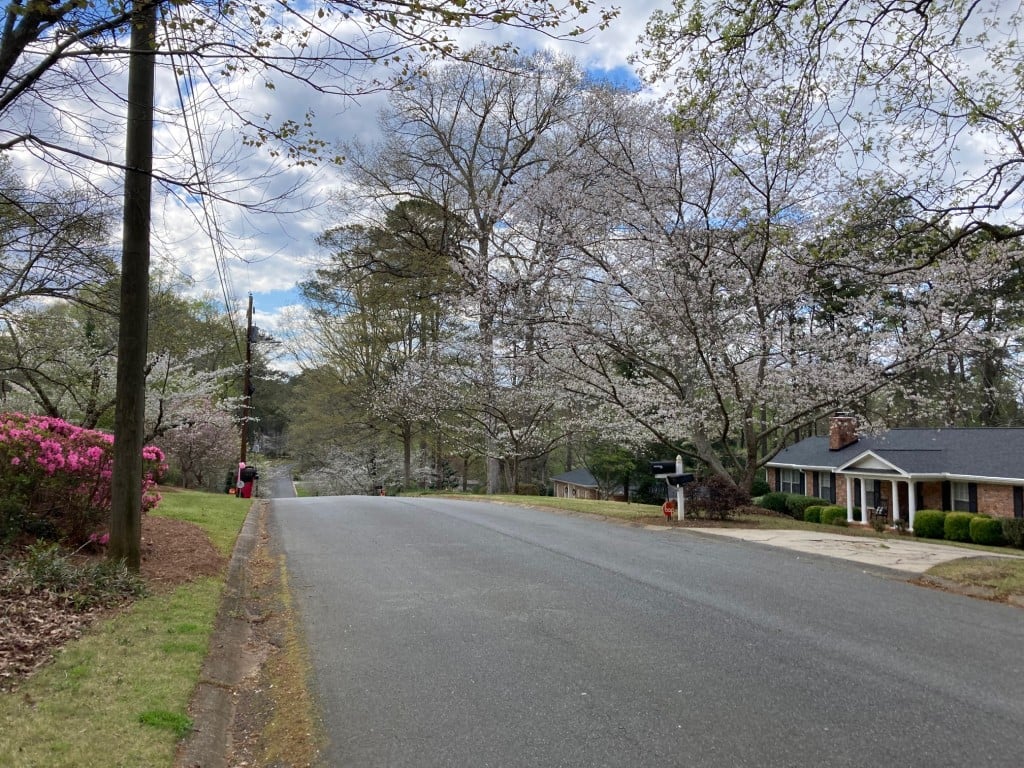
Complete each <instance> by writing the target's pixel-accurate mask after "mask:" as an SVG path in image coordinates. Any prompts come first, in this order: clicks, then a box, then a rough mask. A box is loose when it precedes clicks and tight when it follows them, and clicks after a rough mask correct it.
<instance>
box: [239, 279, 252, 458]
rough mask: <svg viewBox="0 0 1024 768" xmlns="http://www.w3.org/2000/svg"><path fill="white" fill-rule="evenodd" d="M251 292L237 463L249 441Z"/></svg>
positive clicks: (246, 321) (247, 313) (246, 316)
mask: <svg viewBox="0 0 1024 768" xmlns="http://www.w3.org/2000/svg"><path fill="white" fill-rule="evenodd" d="M252 336H253V327H252V294H251V293H250V294H249V310H248V311H247V312H246V313H245V373H244V374H243V376H242V450H241V452H240V453H239V459H238V462H239V464H240V465H241V464H245V456H246V445H247V444H248V442H249V408H250V407H251V406H252Z"/></svg>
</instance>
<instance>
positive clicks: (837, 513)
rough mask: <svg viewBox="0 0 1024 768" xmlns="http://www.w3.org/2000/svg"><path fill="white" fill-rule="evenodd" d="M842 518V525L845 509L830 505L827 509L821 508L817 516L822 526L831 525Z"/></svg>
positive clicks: (844, 520) (844, 521) (844, 519)
mask: <svg viewBox="0 0 1024 768" xmlns="http://www.w3.org/2000/svg"><path fill="white" fill-rule="evenodd" d="M840 518H842V521H843V523H844V524H845V523H846V507H840V506H839V505H838V504H830V505H829V506H827V507H822V508H821V513H820V515H819V516H818V520H819V522H820V523H821V524H822V525H832V524H833V521H835V520H839V519H840Z"/></svg>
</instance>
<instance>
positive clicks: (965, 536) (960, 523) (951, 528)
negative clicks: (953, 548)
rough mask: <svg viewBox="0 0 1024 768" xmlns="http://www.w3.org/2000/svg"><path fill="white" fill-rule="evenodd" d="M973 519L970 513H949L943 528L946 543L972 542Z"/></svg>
mask: <svg viewBox="0 0 1024 768" xmlns="http://www.w3.org/2000/svg"><path fill="white" fill-rule="evenodd" d="M972 517H973V515H972V514H971V513H970V512H947V513H946V521H945V523H943V526H942V530H943V533H944V534H945V535H944V538H945V539H946V541H970V540H971V518H972Z"/></svg>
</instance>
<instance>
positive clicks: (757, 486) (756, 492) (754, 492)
mask: <svg viewBox="0 0 1024 768" xmlns="http://www.w3.org/2000/svg"><path fill="white" fill-rule="evenodd" d="M771 490H772V487H771V486H770V485H768V483H767V482H765V481H764V480H755V481H754V483H753V484H752V485H751V486H750V495H751V496H764V495H765V494H766V493H770V492H771Z"/></svg>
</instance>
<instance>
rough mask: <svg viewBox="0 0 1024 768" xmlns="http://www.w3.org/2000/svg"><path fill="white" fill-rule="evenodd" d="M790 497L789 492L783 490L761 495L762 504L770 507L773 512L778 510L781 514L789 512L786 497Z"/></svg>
mask: <svg viewBox="0 0 1024 768" xmlns="http://www.w3.org/2000/svg"><path fill="white" fill-rule="evenodd" d="M788 498H789V494H788V493H783V492H782V491H771V492H770V493H766V494H765V495H764V496H762V497H761V506H762V507H764V508H765V509H770V510H771V511H772V512H778V513H779V514H783V515H785V514H788V513H789V509H788V508H787V506H786V499H788Z"/></svg>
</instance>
